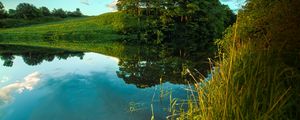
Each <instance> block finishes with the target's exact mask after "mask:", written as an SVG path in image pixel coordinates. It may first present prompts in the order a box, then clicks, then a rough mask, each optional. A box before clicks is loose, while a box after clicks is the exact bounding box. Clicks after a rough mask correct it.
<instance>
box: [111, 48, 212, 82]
mask: <svg viewBox="0 0 300 120" xmlns="http://www.w3.org/2000/svg"><path fill="white" fill-rule="evenodd" d="M150 51H151V52H149V51H148V52H146V50H144V51H143V52H139V53H138V54H137V55H135V57H131V58H121V59H120V62H119V71H117V75H118V77H119V78H122V79H123V80H124V81H125V82H126V83H127V84H134V85H136V87H138V88H147V87H152V86H155V85H158V84H162V83H165V82H170V83H173V84H187V83H193V82H195V80H193V79H192V77H191V76H190V75H189V73H188V72H187V69H189V70H191V71H192V70H194V69H195V68H197V69H198V70H202V71H201V73H203V74H204V73H206V71H207V70H208V69H207V67H208V64H207V63H205V62H202V61H205V60H201V59H199V58H197V61H196V60H193V59H192V58H185V57H180V56H176V55H173V54H169V53H162V52H163V51H161V50H150ZM166 54H169V55H166ZM203 58H204V59H207V58H205V57H204V56H203ZM197 72H198V71H197ZM197 72H194V73H197ZM195 76H199V75H195Z"/></svg>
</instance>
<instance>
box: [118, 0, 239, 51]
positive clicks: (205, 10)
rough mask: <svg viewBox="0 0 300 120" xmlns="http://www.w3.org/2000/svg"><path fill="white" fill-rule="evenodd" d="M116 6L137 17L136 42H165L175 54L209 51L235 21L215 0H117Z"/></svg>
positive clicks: (158, 43) (230, 13)
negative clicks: (216, 39) (137, 37)
mask: <svg viewBox="0 0 300 120" xmlns="http://www.w3.org/2000/svg"><path fill="white" fill-rule="evenodd" d="M117 7H118V10H120V11H122V12H125V13H129V14H132V15H135V16H137V17H138V19H139V21H138V24H139V26H140V27H139V29H137V30H136V31H135V32H134V33H136V34H138V36H139V39H138V40H136V41H133V42H135V43H145V44H150V45H162V44H163V45H167V46H168V47H169V48H173V51H174V53H175V54H180V53H183V54H187V55H185V56H194V55H195V54H197V53H196V51H208V50H209V49H211V48H212V47H213V40H214V39H215V38H219V37H221V36H222V32H223V31H224V30H225V28H226V27H228V26H229V25H231V24H232V23H233V22H234V14H233V13H232V11H231V10H229V9H228V6H224V5H221V3H220V2H219V1H218V0H213V1H211V0H190V1H187V0H151V1H149V0H118V3H117ZM232 15H233V16H232Z"/></svg>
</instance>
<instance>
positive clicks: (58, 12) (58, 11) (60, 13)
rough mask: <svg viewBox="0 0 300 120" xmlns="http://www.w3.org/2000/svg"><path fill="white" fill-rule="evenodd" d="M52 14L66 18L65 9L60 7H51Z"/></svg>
mask: <svg viewBox="0 0 300 120" xmlns="http://www.w3.org/2000/svg"><path fill="white" fill-rule="evenodd" d="M52 15H53V16H56V17H61V18H66V17H67V13H66V11H64V10H63V9H61V8H60V9H53V11H52Z"/></svg>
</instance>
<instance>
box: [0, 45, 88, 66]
mask: <svg viewBox="0 0 300 120" xmlns="http://www.w3.org/2000/svg"><path fill="white" fill-rule="evenodd" d="M15 56H21V57H22V58H23V61H24V62H25V63H26V64H27V65H31V66H34V65H39V64H41V63H43V62H44V61H48V62H51V61H53V60H54V59H55V58H57V59H67V58H69V57H79V58H80V59H82V58H83V56H84V53H83V52H74V51H67V50H59V49H49V48H37V47H25V46H9V45H1V46H0V59H1V60H3V61H4V63H3V66H7V67H12V66H13V63H14V62H13V60H14V59H15Z"/></svg>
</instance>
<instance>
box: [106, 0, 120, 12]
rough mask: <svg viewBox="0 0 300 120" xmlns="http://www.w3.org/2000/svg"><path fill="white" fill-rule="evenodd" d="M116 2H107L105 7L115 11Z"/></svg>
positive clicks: (116, 0)
mask: <svg viewBox="0 0 300 120" xmlns="http://www.w3.org/2000/svg"><path fill="white" fill-rule="evenodd" d="M117 3H118V0H114V1H112V2H111V3H110V4H107V5H106V7H108V8H109V9H110V10H111V11H113V12H115V11H117Z"/></svg>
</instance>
